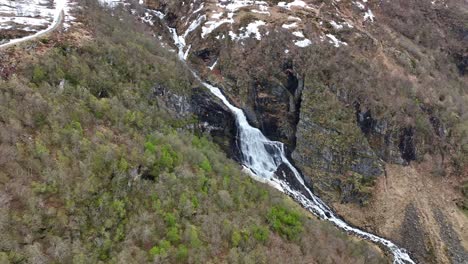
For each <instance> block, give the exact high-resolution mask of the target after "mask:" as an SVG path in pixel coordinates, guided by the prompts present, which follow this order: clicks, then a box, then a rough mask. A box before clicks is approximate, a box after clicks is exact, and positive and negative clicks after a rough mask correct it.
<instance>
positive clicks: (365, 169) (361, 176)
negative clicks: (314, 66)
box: [292, 86, 383, 205]
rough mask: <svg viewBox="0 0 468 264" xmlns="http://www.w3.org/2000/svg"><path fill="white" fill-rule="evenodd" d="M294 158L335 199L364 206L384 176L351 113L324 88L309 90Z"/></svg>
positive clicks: (324, 193)
mask: <svg viewBox="0 0 468 264" xmlns="http://www.w3.org/2000/svg"><path fill="white" fill-rule="evenodd" d="M299 120H300V121H299V124H298V127H297V133H296V136H297V145H296V149H295V150H294V152H293V154H292V157H293V159H294V160H295V161H296V163H297V165H298V166H299V167H300V168H301V169H302V170H303V171H304V172H305V174H306V175H307V176H308V177H311V178H312V182H314V183H315V185H314V186H315V187H316V190H318V191H319V192H321V194H322V195H324V196H325V197H327V198H328V199H332V200H339V201H341V202H344V203H348V202H353V203H358V204H361V205H364V204H365V203H366V202H367V201H368V199H369V198H370V192H369V191H370V190H369V188H370V187H371V186H372V184H373V180H374V179H375V177H378V176H379V175H382V173H383V169H382V165H383V164H382V162H381V161H380V159H379V158H378V156H377V155H376V154H375V153H374V151H373V150H372V148H371V147H370V146H369V144H368V142H367V140H366V138H365V137H364V136H363V135H362V134H361V132H360V130H359V127H358V126H357V125H356V123H355V121H354V117H353V113H352V111H350V110H349V109H347V108H345V107H344V106H343V105H342V103H340V102H339V101H338V99H337V98H336V97H335V96H334V95H333V94H331V93H330V92H329V91H328V90H327V89H326V88H324V87H317V88H315V89H314V88H311V87H308V86H307V87H306V89H305V90H304V94H303V104H302V107H301V112H300V118H299Z"/></svg>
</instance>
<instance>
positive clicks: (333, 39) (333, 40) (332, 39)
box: [327, 34, 348, 48]
mask: <svg viewBox="0 0 468 264" xmlns="http://www.w3.org/2000/svg"><path fill="white" fill-rule="evenodd" d="M327 37H328V38H329V39H330V43H332V44H333V45H334V46H335V47H337V48H338V47H340V46H341V45H344V46H348V43H346V42H344V41H341V40H339V39H337V38H336V37H335V36H334V35H332V34H327Z"/></svg>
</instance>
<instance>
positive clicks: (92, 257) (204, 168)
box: [0, 1, 388, 263]
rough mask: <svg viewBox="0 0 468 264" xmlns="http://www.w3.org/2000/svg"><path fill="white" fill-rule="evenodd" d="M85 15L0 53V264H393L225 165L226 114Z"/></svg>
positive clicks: (123, 29)
mask: <svg viewBox="0 0 468 264" xmlns="http://www.w3.org/2000/svg"><path fill="white" fill-rule="evenodd" d="M82 8H83V9H82V11H81V12H80V13H77V14H76V15H77V19H78V20H79V21H80V22H81V23H83V26H76V27H74V28H72V29H70V31H69V32H66V33H64V32H58V33H55V34H52V35H51V36H50V38H46V39H40V40H39V41H37V42H34V41H33V42H32V43H30V44H27V45H26V46H25V47H24V48H14V49H9V50H7V51H5V52H3V51H2V54H0V55H1V56H2V60H1V61H2V63H1V68H2V69H3V70H2V71H1V72H2V80H1V81H0V91H1V92H0V102H1V104H0V135H1V137H0V153H1V155H0V168H1V170H0V171H1V172H0V190H1V191H0V210H1V214H0V232H1V233H2V236H1V238H0V262H2V263H54V262H56V263H210V262H211V263H285V262H293V263H325V262H328V263H388V260H387V258H386V257H385V256H384V255H383V253H382V252H381V251H380V250H379V249H378V248H376V247H375V246H373V245H371V244H369V243H367V242H365V241H360V240H358V239H355V238H352V237H349V236H347V235H346V234H344V233H342V232H341V231H339V230H337V229H336V228H334V227H332V226H331V225H330V224H328V223H325V222H322V221H318V220H316V219H315V218H313V217H311V215H309V214H308V213H306V212H304V211H303V210H302V209H301V208H299V206H297V205H296V204H295V203H293V202H292V201H291V200H289V199H288V198H286V197H285V196H283V195H282V194H280V193H278V192H276V191H274V190H272V189H271V188H269V187H267V186H264V185H262V184H260V183H257V182H255V181H253V180H252V179H250V178H249V177H248V176H247V175H245V174H243V173H242V172H241V171H240V166H239V165H237V164H236V163H234V162H233V161H230V160H228V159H227V158H226V157H225V155H224V154H223V153H222V152H221V150H220V149H219V147H217V146H216V145H215V144H213V143H211V142H210V139H211V136H210V135H209V134H208V133H204V132H203V131H210V132H212V133H213V132H216V131H218V133H219V134H220V136H219V137H218V138H219V140H221V139H223V136H222V135H224V133H228V132H229V131H224V130H219V129H218V130H217V128H216V127H209V126H207V125H206V123H205V122H204V121H202V120H203V118H206V117H205V114H207V109H208V110H210V111H211V112H210V113H211V115H213V112H214V111H213V109H216V111H215V112H216V113H217V114H218V115H219V118H220V119H223V118H224V117H225V116H227V115H226V114H225V113H226V109H223V107H221V106H220V105H218V104H217V102H216V100H214V98H213V97H210V96H209V95H208V93H206V92H203V91H201V90H200V89H198V88H197V87H198V86H199V84H198V82H197V81H196V80H194V79H193V78H192V77H191V74H190V73H189V72H188V71H187V70H186V69H185V66H184V65H182V64H181V63H180V62H178V60H177V59H176V56H175V55H174V54H172V53H170V52H168V51H166V50H165V49H164V48H162V47H161V46H160V45H159V44H158V41H157V40H156V39H154V38H153V37H152V36H151V33H150V32H149V31H148V29H147V28H146V27H145V26H143V25H141V24H140V22H137V21H134V19H133V18H132V17H130V16H129V15H127V14H126V13H125V12H119V11H115V13H114V16H111V15H110V14H109V13H108V10H103V9H102V8H100V7H99V6H98V5H96V4H95V3H94V1H85V2H83V3H82ZM181 102H182V103H181ZM185 103H188V104H190V103H192V104H193V105H188V106H187V107H186V106H185ZM204 104H207V105H206V106H205V105H204ZM204 107H207V108H204ZM211 118H213V117H211ZM224 119H225V120H226V122H227V124H229V122H228V120H229V117H226V118H224ZM216 120H217V119H216ZM214 140H216V138H214ZM219 142H220V143H222V141H219Z"/></svg>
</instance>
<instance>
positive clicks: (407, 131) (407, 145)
mask: <svg viewBox="0 0 468 264" xmlns="http://www.w3.org/2000/svg"><path fill="white" fill-rule="evenodd" d="M398 147H399V149H400V152H401V157H402V158H403V159H404V160H405V161H406V162H408V163H409V162H410V161H413V160H416V146H415V142H414V129H413V128H412V127H407V128H404V129H403V131H402V132H401V135H400V143H399V145H398Z"/></svg>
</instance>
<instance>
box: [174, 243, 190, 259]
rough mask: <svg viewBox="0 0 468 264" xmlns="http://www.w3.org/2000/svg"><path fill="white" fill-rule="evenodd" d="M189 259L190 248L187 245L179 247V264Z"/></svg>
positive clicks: (177, 256)
mask: <svg viewBox="0 0 468 264" xmlns="http://www.w3.org/2000/svg"><path fill="white" fill-rule="evenodd" d="M187 258H188V248H187V246H185V245H179V247H178V248H177V253H176V259H177V262H178V263H180V262H185V261H187Z"/></svg>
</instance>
